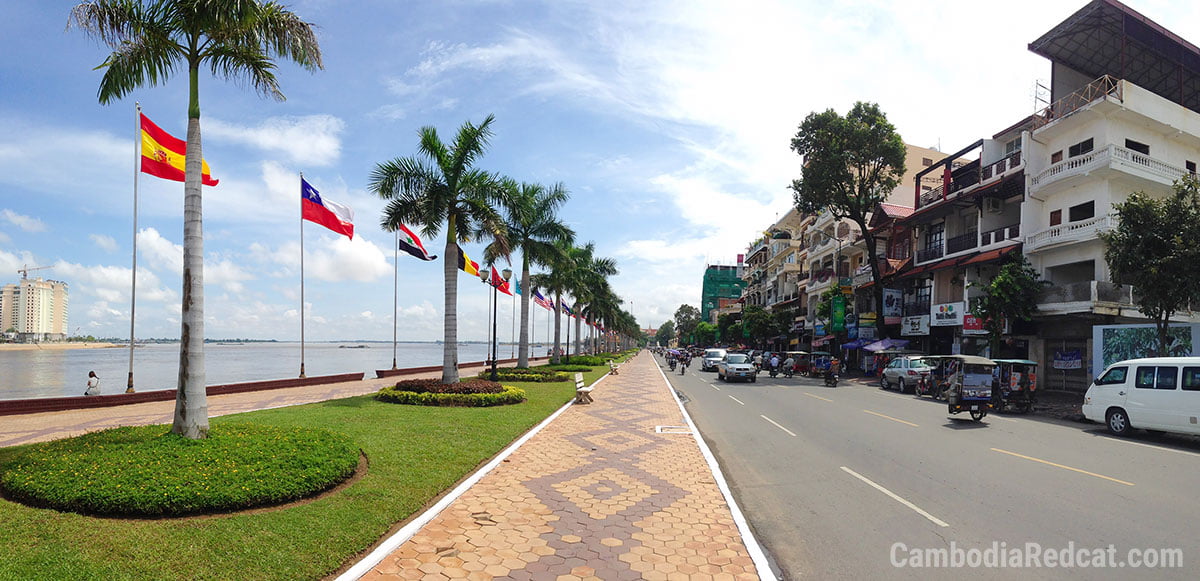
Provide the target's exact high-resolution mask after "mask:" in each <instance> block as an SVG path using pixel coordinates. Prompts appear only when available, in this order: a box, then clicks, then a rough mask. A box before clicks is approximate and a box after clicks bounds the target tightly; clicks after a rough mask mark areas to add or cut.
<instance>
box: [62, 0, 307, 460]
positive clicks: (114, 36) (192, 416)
mask: <svg viewBox="0 0 1200 581" xmlns="http://www.w3.org/2000/svg"><path fill="white" fill-rule="evenodd" d="M67 25H68V26H72V25H73V26H76V27H78V28H81V29H83V30H84V31H85V32H86V33H87V34H88V35H90V36H92V37H94V38H96V39H98V40H100V42H102V43H104V44H105V45H107V46H108V47H109V48H111V49H112V51H113V52H112V54H111V55H109V56H108V58H107V59H105V60H104V62H103V63H101V64H100V66H99V67H97V68H102V69H104V76H103V77H102V78H101V80H100V90H99V93H98V96H99V99H100V103H102V104H105V105H107V104H109V103H111V102H112V101H114V100H116V99H120V98H122V97H125V96H126V95H128V94H129V93H131V92H133V90H134V89H137V88H139V87H142V86H144V85H149V86H155V85H158V84H159V83H165V82H166V81H167V79H168V78H169V77H171V75H173V74H174V73H175V71H176V68H177V67H179V68H184V69H186V70H187V75H188V108H187V117H188V125H187V156H186V159H185V161H184V176H185V177H184V186H183V304H182V309H181V313H180V319H181V325H180V337H179V338H180V341H179V376H178V377H179V379H178V384H177V390H176V397H175V418H174V422H173V424H172V425H171V432H173V433H176V434H180V435H182V436H184V437H186V438H191V439H200V438H204V437H206V436H207V435H208V400H207V397H206V392H205V390H206V389H207V385H206V381H205V370H204V219H203V218H204V217H203V212H202V211H201V202H202V193H201V191H200V173H201V163H202V161H203V152H202V149H201V142H200V67H201V66H208V67H211V68H212V71H213V74H215V75H217V76H219V77H222V78H225V79H237V80H241V81H245V82H248V83H249V84H250V85H251V86H253V87H254V88H255V89H256V90H258V92H259V93H260V94H261V95H263V96H269V97H272V98H274V99H275V100H277V101H283V100H284V96H283V93H282V92H280V90H279V82H278V80H277V79H276V78H275V68H276V67H275V63H274V61H273V60H272V59H273V58H275V57H279V58H286V59H288V60H291V61H293V62H295V63H297V64H299V65H300V66H302V67H304V68H305V69H308V70H310V71H312V70H316V69H320V68H324V67H323V65H322V64H321V49H320V47H319V46H318V44H317V37H316V35H315V33H314V32H313V25H312V24H311V23H308V22H304V21H303V20H301V19H300V18H299V17H298V16H296V15H295V14H293V13H292V12H290V11H288V10H285V9H284V8H283V7H282V6H280V5H279V4H276V3H275V2H259V1H256V0H241V1H235V0H224V1H214V0H209V1H205V0H158V1H156V2H152V3H150V4H149V5H144V4H142V3H141V2H134V1H131V0H96V1H94V2H83V3H81V4H79V5H77V6H75V8H73V9H72V10H71V15H70V17H69V19H68V21H67Z"/></svg>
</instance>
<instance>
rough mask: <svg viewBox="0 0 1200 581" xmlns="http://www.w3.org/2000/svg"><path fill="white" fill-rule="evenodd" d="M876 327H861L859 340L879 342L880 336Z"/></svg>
mask: <svg viewBox="0 0 1200 581" xmlns="http://www.w3.org/2000/svg"><path fill="white" fill-rule="evenodd" d="M875 331H876V329H875V328H874V327H859V329H858V338H859V339H861V340H863V341H878V340H879V335H878V334H877V333H876V332H875Z"/></svg>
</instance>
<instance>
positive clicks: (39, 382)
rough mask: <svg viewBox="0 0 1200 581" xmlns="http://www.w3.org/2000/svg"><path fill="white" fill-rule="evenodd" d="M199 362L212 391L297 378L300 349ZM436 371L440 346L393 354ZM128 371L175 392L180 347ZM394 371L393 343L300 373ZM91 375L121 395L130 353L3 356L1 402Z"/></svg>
mask: <svg viewBox="0 0 1200 581" xmlns="http://www.w3.org/2000/svg"><path fill="white" fill-rule="evenodd" d="M343 345H344V346H345V347H342V346H343ZM360 345H362V346H365V347H361V348H360V347H358V346H360ZM487 347H488V346H487V345H486V344H483V343H467V344H460V345H459V347H458V361H459V362H460V363H470V362H476V361H483V360H485V359H487V352H488V348H487ZM498 351H499V353H500V358H501V359H507V358H508V357H509V356H510V354H511V353H512V352H513V348H512V347H511V346H509V345H500V347H499V349H498ZM532 354H535V355H536V354H540V355H545V347H537V346H535V348H534V350H533V351H532ZM204 357H205V370H206V374H207V383H208V384H209V385H219V384H224V383H240V382H245V381H258V380H265V379H285V378H290V377H296V376H298V375H299V373H300V344H299V343H209V344H207V345H206V346H205V349H204ZM441 364H442V346H441V345H440V344H437V343H400V344H399V346H398V348H397V350H396V366H397V367H401V368H404V367H426V366H430V365H441ZM133 365H134V367H133V380H134V388H135V389H137V390H138V391H154V390H160V389H174V388H175V387H176V382H177V379H176V378H177V376H178V374H179V344H177V343H164V344H151V345H146V346H144V347H137V348H136V349H134V360H133ZM391 367H392V344H391V343H354V342H345V343H307V344H305V346H304V371H305V375H307V376H309V377H313V376H317V375H335V374H339V373H358V372H363V373H366V377H375V370H376V369H390V368H391ZM88 371H95V372H96V375H98V376H100V381H101V384H100V388H101V392H102V393H106V394H111V393H122V392H124V391H125V384H126V381H127V379H128V377H129V347H128V346H126V347H122V348H111V349H64V350H55V351H0V399H28V398H35V397H62V396H70V395H82V394H83V390H84V388H85V387H86V386H87V376H88Z"/></svg>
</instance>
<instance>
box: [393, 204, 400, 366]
mask: <svg viewBox="0 0 1200 581" xmlns="http://www.w3.org/2000/svg"><path fill="white" fill-rule="evenodd" d="M392 263H393V264H392V267H393V268H394V270H393V274H392V369H396V326H397V325H398V324H399V322H398V321H396V313H397V312H398V310H397V309H399V306H398V305H399V304H400V229H399V228H396V240H395V242H393V243H392Z"/></svg>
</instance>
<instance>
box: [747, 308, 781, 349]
mask: <svg viewBox="0 0 1200 581" xmlns="http://www.w3.org/2000/svg"><path fill="white" fill-rule="evenodd" d="M742 325H743V327H744V328H745V329H746V331H747V332H748V333H749V334H750V340H751V341H752V342H753V343H754V344H755V345H762V344H763V343H765V342H766V341H767V340H768V339H770V338H771V337H775V336H777V335H779V334H780V333H782V331H781V329H780V326H779V322H778V320H777V318H776V317H775V315H773V314H771V313H770V312H768V311H767V310H766V309H764V308H762V307H759V306H754V305H751V306H748V307H746V310H745V311H743V312H742Z"/></svg>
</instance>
